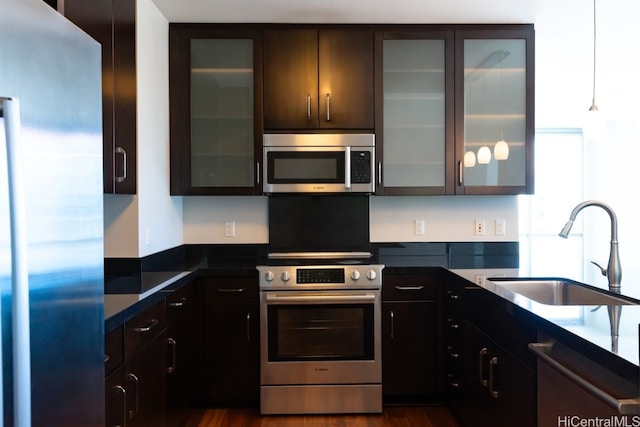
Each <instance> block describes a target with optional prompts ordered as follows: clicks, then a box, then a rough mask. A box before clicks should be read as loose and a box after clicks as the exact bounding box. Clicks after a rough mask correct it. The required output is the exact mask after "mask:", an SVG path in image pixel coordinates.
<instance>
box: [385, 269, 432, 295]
mask: <svg viewBox="0 0 640 427" xmlns="http://www.w3.org/2000/svg"><path fill="white" fill-rule="evenodd" d="M437 294H438V281H437V280H436V279H435V278H433V277H428V276H412V275H388V276H384V279H383V280H382V300H383V301H425V300H427V301H429V300H435V299H436V297H437Z"/></svg>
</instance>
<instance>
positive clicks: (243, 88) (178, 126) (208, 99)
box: [170, 25, 262, 194]
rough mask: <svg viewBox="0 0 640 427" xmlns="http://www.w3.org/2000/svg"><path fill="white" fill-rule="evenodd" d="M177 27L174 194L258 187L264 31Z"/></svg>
mask: <svg viewBox="0 0 640 427" xmlns="http://www.w3.org/2000/svg"><path fill="white" fill-rule="evenodd" d="M170 28H171V30H170V40H171V43H172V45H171V49H170V52H171V55H172V56H173V57H172V58H171V80H170V81H171V103H170V108H171V146H172V155H171V161H172V165H171V172H172V178H171V181H172V182H171V190H172V191H171V192H172V194H258V193H259V192H260V190H259V168H260V151H259V145H260V135H261V134H262V129H261V128H260V126H261V122H262V121H261V109H260V110H259V111H257V109H258V108H259V107H257V106H258V105H260V104H261V102H256V94H258V95H259V94H260V91H259V90H256V89H257V88H258V89H259V88H261V83H260V81H261V78H262V76H261V73H260V72H259V71H260V70H259V64H260V59H259V58H260V57H261V53H260V52H256V50H259V49H260V43H259V42H256V41H257V40H259V32H258V33H255V34H254V33H253V32H246V31H244V32H243V31H232V30H229V31H225V30H223V29H219V30H218V31H217V32H213V33H212V30H210V29H207V30H206V31H205V30H197V27H189V26H187V27H178V26H176V25H172V26H171V27H170ZM180 28H182V30H180ZM194 28H195V29H194ZM177 45H180V46H179V47H178V46H177ZM178 58H179V59H178ZM256 141H257V142H256Z"/></svg>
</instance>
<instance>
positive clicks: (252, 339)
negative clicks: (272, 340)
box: [198, 277, 260, 407]
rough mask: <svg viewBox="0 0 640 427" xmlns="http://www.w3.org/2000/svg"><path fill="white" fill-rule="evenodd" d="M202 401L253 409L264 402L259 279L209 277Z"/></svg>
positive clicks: (204, 288)
mask: <svg viewBox="0 0 640 427" xmlns="http://www.w3.org/2000/svg"><path fill="white" fill-rule="evenodd" d="M198 292H201V294H200V301H201V306H200V313H201V325H200V327H201V333H200V337H201V338H200V344H201V349H200V352H201V360H200V366H201V372H200V374H199V375H198V379H199V382H200V386H199V389H200V399H199V400H201V401H202V402H201V403H202V404H204V405H207V406H214V407H215V406H252V407H257V406H258V404H259V399H260V330H259V326H260V322H259V315H260V310H259V303H258V279H257V277H230V278H203V279H201V281H200V282H199V286H198Z"/></svg>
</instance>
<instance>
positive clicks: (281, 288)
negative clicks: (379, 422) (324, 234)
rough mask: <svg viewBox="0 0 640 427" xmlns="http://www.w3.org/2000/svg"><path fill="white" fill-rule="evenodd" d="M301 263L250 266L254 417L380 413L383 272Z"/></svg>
mask: <svg viewBox="0 0 640 427" xmlns="http://www.w3.org/2000/svg"><path fill="white" fill-rule="evenodd" d="M307 262H309V263H308V264H302V263H301V261H297V262H296V265H282V264H286V263H277V264H280V265H265V266H258V267H257V269H258V271H259V272H260V301H261V303H260V368H261V369H260V377H261V389H260V401H261V402H260V411H261V413H262V414H303V413H365V412H367V413H378V412H382V363H381V342H380V341H381V331H380V324H381V322H380V309H381V303H380V292H381V288H382V269H383V268H384V266H383V265H379V264H368V263H366V261H362V260H360V261H358V260H348V261H347V260H344V261H337V262H329V261H327V260H324V261H316V262H319V263H311V262H310V261H307ZM342 262H344V263H345V264H341V263H342Z"/></svg>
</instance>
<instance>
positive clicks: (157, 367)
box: [105, 330, 167, 427]
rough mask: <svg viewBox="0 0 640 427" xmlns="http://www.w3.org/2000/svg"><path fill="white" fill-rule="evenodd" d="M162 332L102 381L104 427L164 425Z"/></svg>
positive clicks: (165, 336)
mask: <svg viewBox="0 0 640 427" xmlns="http://www.w3.org/2000/svg"><path fill="white" fill-rule="evenodd" d="M166 340H167V335H166V330H163V331H162V332H161V333H160V334H158V335H157V336H156V337H155V338H154V339H153V340H151V342H149V344H148V345H147V346H146V347H144V348H143V349H142V350H140V352H139V353H137V354H136V355H135V356H133V357H132V358H131V359H130V360H129V361H128V362H126V363H125V364H124V365H123V366H121V367H120V368H118V369H116V370H115V371H114V372H113V373H111V374H110V375H109V376H108V377H107V378H106V381H105V384H106V385H105V387H106V389H105V396H106V423H107V424H106V425H107V427H115V426H125V425H126V426H127V427H162V426H164V425H165V390H166V386H165V375H164V372H165V358H164V353H165V346H166Z"/></svg>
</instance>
